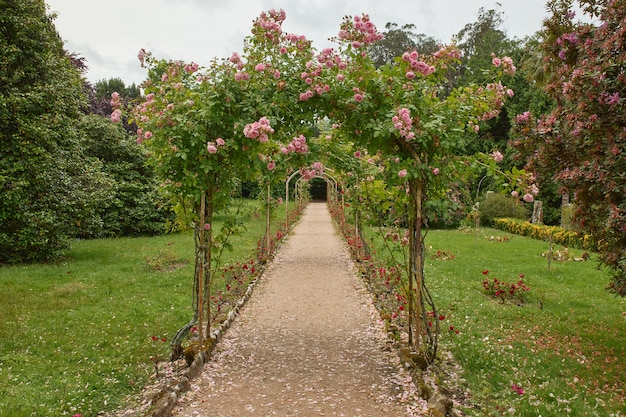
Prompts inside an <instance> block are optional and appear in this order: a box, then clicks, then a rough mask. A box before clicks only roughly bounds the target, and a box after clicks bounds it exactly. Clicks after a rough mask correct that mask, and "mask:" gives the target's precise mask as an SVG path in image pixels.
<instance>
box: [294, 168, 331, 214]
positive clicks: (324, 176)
mask: <svg viewBox="0 0 626 417" xmlns="http://www.w3.org/2000/svg"><path fill="white" fill-rule="evenodd" d="M326 171H332V169H330V168H326V170H325V171H324V172H323V173H322V174H317V175H315V176H314V177H312V178H308V179H305V178H304V177H303V176H302V174H301V173H300V171H294V172H293V173H292V174H291V175H289V176H288V177H287V179H285V218H287V217H288V215H289V184H290V183H291V180H292V179H293V178H294V177H295V176H296V175H298V174H299V175H300V178H298V180H297V181H296V183H295V187H296V188H295V189H296V193H295V199H296V202H297V201H298V200H299V192H300V188H301V184H302V183H303V182H306V181H310V180H311V179H313V178H321V179H323V180H324V181H326V186H327V190H328V192H327V194H326V195H327V199H331V198H337V186H338V181H337V179H336V178H334V177H333V176H332V175H330V174H328V173H327V172H326Z"/></svg>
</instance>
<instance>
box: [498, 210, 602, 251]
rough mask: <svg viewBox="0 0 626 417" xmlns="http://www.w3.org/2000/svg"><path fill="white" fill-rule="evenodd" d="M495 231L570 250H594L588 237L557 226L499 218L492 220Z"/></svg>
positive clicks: (593, 245)
mask: <svg viewBox="0 0 626 417" xmlns="http://www.w3.org/2000/svg"><path fill="white" fill-rule="evenodd" d="M493 224H494V227H495V228H496V229H500V230H504V231H506V232H509V233H513V234H516V235H521V236H528V237H532V238H533V239H541V240H546V241H548V240H550V236H552V242H554V243H558V244H560V245H563V246H567V247H570V248H578V249H584V250H592V251H593V250H596V245H595V242H593V241H592V240H591V238H590V237H589V235H587V234H581V233H578V232H572V231H570V230H566V229H564V228H562V227H559V226H546V225H543V224H535V223H530V222H528V221H524V220H519V219H509V218H500V219H494V220H493Z"/></svg>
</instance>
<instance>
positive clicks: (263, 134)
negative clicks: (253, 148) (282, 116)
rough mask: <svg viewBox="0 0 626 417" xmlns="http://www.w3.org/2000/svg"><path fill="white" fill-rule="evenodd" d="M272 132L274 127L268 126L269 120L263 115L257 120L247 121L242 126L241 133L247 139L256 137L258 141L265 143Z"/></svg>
mask: <svg viewBox="0 0 626 417" xmlns="http://www.w3.org/2000/svg"><path fill="white" fill-rule="evenodd" d="M271 133H274V129H272V127H271V126H270V122H269V120H267V118H266V117H265V116H263V117H261V118H260V119H259V121H258V122H254V123H248V124H247V125H246V126H245V127H244V128H243V134H244V136H245V137H247V138H249V139H258V140H259V142H262V143H265V142H267V141H268V140H269V136H268V135H269V134H271Z"/></svg>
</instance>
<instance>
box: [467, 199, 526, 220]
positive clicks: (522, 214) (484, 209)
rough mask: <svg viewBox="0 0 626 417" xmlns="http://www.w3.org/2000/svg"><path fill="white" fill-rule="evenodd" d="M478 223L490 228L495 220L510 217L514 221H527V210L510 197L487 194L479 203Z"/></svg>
mask: <svg viewBox="0 0 626 417" xmlns="http://www.w3.org/2000/svg"><path fill="white" fill-rule="evenodd" d="M479 211H480V222H481V223H482V224H484V225H485V226H487V225H489V226H491V225H492V224H493V222H494V220H495V219H496V218H500V217H510V218H514V219H527V218H528V214H529V213H528V210H527V209H526V207H524V205H523V204H522V203H520V202H519V201H517V200H515V199H514V198H512V197H509V196H506V195H503V194H496V193H494V194H489V196H488V197H487V198H485V200H483V201H481V202H480V206H479Z"/></svg>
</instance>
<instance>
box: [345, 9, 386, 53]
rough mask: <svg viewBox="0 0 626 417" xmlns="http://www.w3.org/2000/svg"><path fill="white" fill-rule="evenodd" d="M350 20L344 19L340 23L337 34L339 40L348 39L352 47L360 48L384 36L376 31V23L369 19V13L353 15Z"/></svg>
mask: <svg viewBox="0 0 626 417" xmlns="http://www.w3.org/2000/svg"><path fill="white" fill-rule="evenodd" d="M352 20H353V21H352V22H349V21H345V22H344V23H342V24H341V30H340V31H339V34H338V36H339V39H340V40H343V41H349V42H350V43H351V45H352V47H353V48H355V49H358V48H361V47H363V46H365V45H369V44H372V43H374V42H376V41H379V40H381V39H382V38H383V37H384V35H383V34H382V33H380V32H378V29H376V25H374V23H372V22H371V21H370V17H369V15H367V14H363V15H361V16H354V18H353V19H352Z"/></svg>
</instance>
